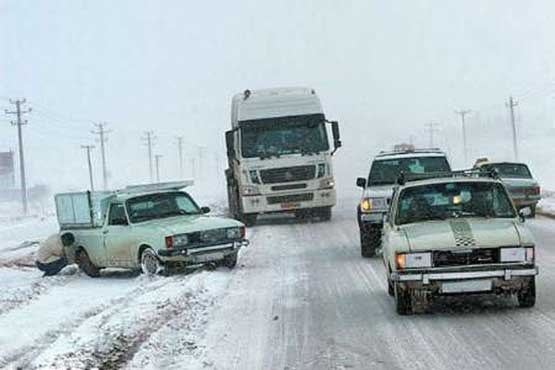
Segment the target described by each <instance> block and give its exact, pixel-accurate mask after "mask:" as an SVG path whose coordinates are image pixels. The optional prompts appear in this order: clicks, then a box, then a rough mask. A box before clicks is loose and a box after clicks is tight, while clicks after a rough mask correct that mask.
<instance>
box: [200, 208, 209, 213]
mask: <svg viewBox="0 0 555 370" xmlns="http://www.w3.org/2000/svg"><path fill="white" fill-rule="evenodd" d="M200 213H202V214H203V215H205V214H207V213H210V207H201V208H200Z"/></svg>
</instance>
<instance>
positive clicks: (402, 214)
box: [396, 182, 515, 225]
mask: <svg viewBox="0 0 555 370" xmlns="http://www.w3.org/2000/svg"><path fill="white" fill-rule="evenodd" d="M459 217H485V218H513V217H515V211H514V209H513V207H512V205H511V201H510V200H509V198H508V196H507V193H506V192H505V190H504V189H503V186H502V185H501V184H498V183H491V182H452V183H441V184H432V185H422V186H416V187H410V188H407V189H405V190H403V191H402V192H401V193H400V195H399V201H398V208H397V217H396V224H398V225H403V224H409V223H413V222H422V221H430V220H445V219H449V218H459Z"/></svg>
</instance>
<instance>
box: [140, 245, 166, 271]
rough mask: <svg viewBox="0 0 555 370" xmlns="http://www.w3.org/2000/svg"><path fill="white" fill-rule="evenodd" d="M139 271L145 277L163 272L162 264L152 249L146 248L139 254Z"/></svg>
mask: <svg viewBox="0 0 555 370" xmlns="http://www.w3.org/2000/svg"><path fill="white" fill-rule="evenodd" d="M141 271H142V272H143V274H145V275H156V274H160V273H162V272H163V271H164V264H163V263H162V261H160V259H159V258H158V256H157V255H156V253H155V252H154V250H153V249H152V248H146V249H145V250H143V253H142V254H141Z"/></svg>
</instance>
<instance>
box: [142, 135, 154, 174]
mask: <svg viewBox="0 0 555 370" xmlns="http://www.w3.org/2000/svg"><path fill="white" fill-rule="evenodd" d="M145 135H146V136H145V137H143V138H142V140H144V141H146V146H147V147H148V171H149V174H150V182H153V181H154V174H153V172H152V146H153V145H154V140H156V136H154V132H153V131H147V132H145Z"/></svg>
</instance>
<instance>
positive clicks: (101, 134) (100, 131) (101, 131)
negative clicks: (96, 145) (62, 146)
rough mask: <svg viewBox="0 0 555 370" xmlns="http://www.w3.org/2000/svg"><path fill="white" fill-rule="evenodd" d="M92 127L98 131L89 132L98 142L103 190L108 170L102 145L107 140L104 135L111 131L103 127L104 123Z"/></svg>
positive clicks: (106, 186)
mask: <svg viewBox="0 0 555 370" xmlns="http://www.w3.org/2000/svg"><path fill="white" fill-rule="evenodd" d="M94 126H95V127H96V128H97V129H98V131H91V132H92V133H93V134H95V135H98V136H99V138H98V141H99V142H100V155H101V156H102V188H103V189H104V190H107V189H108V170H107V168H106V150H105V147H104V143H106V141H107V140H108V138H107V137H106V134H108V133H110V132H111V130H106V129H105V128H104V126H106V123H94Z"/></svg>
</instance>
